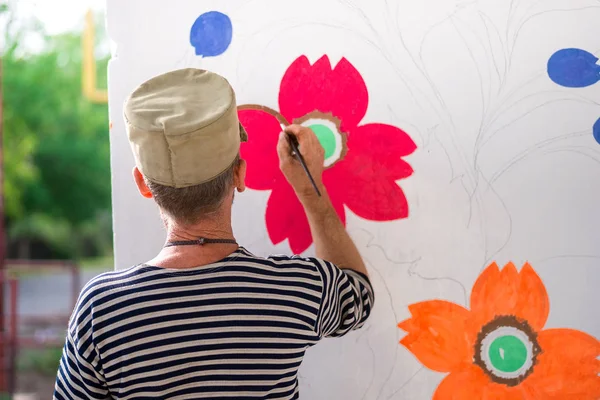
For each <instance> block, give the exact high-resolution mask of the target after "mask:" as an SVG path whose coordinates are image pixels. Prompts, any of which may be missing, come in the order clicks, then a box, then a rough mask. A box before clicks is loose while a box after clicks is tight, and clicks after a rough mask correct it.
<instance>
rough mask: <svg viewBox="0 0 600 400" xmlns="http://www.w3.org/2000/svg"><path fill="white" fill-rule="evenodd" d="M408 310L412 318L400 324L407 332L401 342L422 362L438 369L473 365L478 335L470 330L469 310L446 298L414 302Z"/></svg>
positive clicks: (446, 369)
mask: <svg viewBox="0 0 600 400" xmlns="http://www.w3.org/2000/svg"><path fill="white" fill-rule="evenodd" d="M408 309H409V310H410V313H411V314H412V317H411V318H409V319H407V320H405V321H403V322H400V323H399V324H398V327H399V328H400V329H404V330H405V331H407V332H408V335H406V336H405V337H404V338H403V339H402V340H401V341H400V343H402V345H404V347H406V348H407V349H408V350H410V351H411V353H413V354H414V355H415V357H417V358H418V359H419V361H421V363H422V364H423V365H425V366H426V367H427V368H429V369H432V370H434V371H439V372H451V371H459V370H461V369H463V368H465V366H468V365H471V363H472V362H473V343H474V341H475V336H474V335H468V333H467V326H468V323H469V322H468V321H469V318H470V313H469V311H468V310H467V309H465V308H463V307H461V306H459V305H457V304H454V303H450V302H448V301H443V300H432V301H424V302H422V303H417V304H412V305H410V306H409V307H408Z"/></svg>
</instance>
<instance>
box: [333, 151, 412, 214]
mask: <svg viewBox="0 0 600 400" xmlns="http://www.w3.org/2000/svg"><path fill="white" fill-rule="evenodd" d="M359 160H360V157H359ZM352 168H354V169H352ZM411 173H412V169H411V168H410V166H409V165H408V164H406V163H405V162H403V161H402V160H397V161H396V164H394V165H393V166H392V169H391V170H390V169H385V168H383V167H382V166H381V165H378V164H376V163H373V162H372V160H371V159H369V158H364V160H363V163H362V164H361V163H360V162H358V161H357V162H348V160H344V161H343V162H341V163H338V164H337V165H335V166H334V167H333V168H331V169H328V170H326V171H325V173H324V174H323V182H324V183H325V185H326V187H327V189H328V190H329V193H330V194H331V195H332V196H333V195H335V196H337V197H339V198H340V199H342V200H343V202H344V204H346V206H348V208H349V209H350V210H352V212H354V213H355V214H356V215H358V216H359V217H362V218H364V219H367V220H371V221H394V220H397V219H401V218H406V217H408V202H407V201H406V196H405V195H404V192H403V191H402V189H401V188H400V187H399V186H398V184H397V183H396V182H395V180H396V179H399V178H400V177H402V176H404V175H410V174H411ZM392 175H395V177H392Z"/></svg>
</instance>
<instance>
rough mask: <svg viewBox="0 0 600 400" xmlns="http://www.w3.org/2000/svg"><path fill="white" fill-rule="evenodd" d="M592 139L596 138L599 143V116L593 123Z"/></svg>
mask: <svg viewBox="0 0 600 400" xmlns="http://www.w3.org/2000/svg"><path fill="white" fill-rule="evenodd" d="M594 139H596V142H598V143H600V118H598V121H596V123H595V124H594Z"/></svg>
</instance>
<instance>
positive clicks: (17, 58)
mask: <svg viewBox="0 0 600 400" xmlns="http://www.w3.org/2000/svg"><path fill="white" fill-rule="evenodd" d="M0 54H1V69H0V76H1V79H2V81H1V82H2V102H1V105H0V110H1V112H0V115H1V118H2V130H1V135H2V153H3V157H2V161H3V162H2V175H1V176H2V179H3V184H2V195H3V199H4V203H3V208H2V209H0V212H2V214H3V215H2V217H3V218H2V223H3V226H1V227H0V247H1V248H2V250H1V252H0V259H1V260H2V263H1V265H0V272H1V274H0V279H1V283H2V285H1V286H0V287H1V288H2V293H1V295H0V300H1V301H2V307H0V312H2V315H1V316H0V323H1V324H0V325H2V326H1V327H0V328H1V329H0V335H1V336H0V344H1V346H0V362H1V363H2V364H1V367H0V371H1V375H0V393H1V395H2V396H3V398H14V399H19V398H21V399H42V398H51V396H52V391H53V387H54V378H55V375H56V370H57V367H58V363H59V359H60V355H61V351H62V345H63V342H64V335H65V329H66V326H67V323H68V317H69V315H70V313H71V311H72V309H73V306H74V301H75V300H76V297H77V294H78V292H79V290H80V288H81V287H82V286H83V285H84V284H85V283H86V282H87V281H88V280H89V279H91V278H92V277H93V276H95V275H97V274H99V273H101V272H103V271H107V270H110V269H112V268H113V261H112V225H111V193H110V190H111V187H110V164H109V157H110V155H109V122H108V106H107V103H106V67H107V63H108V60H109V58H110V43H109V40H108V38H107V37H106V33H105V30H104V2H103V1H98V0H45V1H29V0H0Z"/></svg>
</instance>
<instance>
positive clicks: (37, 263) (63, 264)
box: [0, 260, 81, 397]
mask: <svg viewBox="0 0 600 400" xmlns="http://www.w3.org/2000/svg"><path fill="white" fill-rule="evenodd" d="M65 270H66V271H68V272H69V273H70V275H71V307H70V308H71V309H73V308H74V307H75V304H76V303H77V298H78V295H79V289H80V284H81V276H80V271H79V266H78V265H77V264H75V263H74V262H72V261H56V260H49V261H45V260H6V261H5V270H4V271H0V285H1V287H2V288H5V287H6V284H8V292H9V299H10V300H9V301H10V303H9V305H8V308H9V310H8V315H6V312H5V319H4V326H5V330H4V331H3V332H2V331H0V348H1V350H0V355H3V356H4V357H2V358H1V362H2V367H1V368H0V370H1V371H0V387H1V388H6V389H5V392H7V394H9V395H10V396H11V397H12V395H13V394H14V390H15V382H16V376H15V365H16V357H17V354H18V351H19V349H22V348H37V349H44V348H49V347H62V346H63V345H64V337H60V338H58V339H56V340H54V341H53V340H40V339H39V338H36V337H35V336H34V337H31V336H29V335H23V332H25V331H26V328H27V327H37V326H54V327H64V329H65V330H66V328H67V324H68V321H69V317H70V315H68V314H65V315H61V314H46V315H23V316H19V312H18V309H19V308H18V301H19V300H18V299H19V292H18V291H19V280H18V278H16V277H15V275H17V274H15V273H21V272H40V271H60V272H62V271H65ZM2 292H5V293H6V291H5V290H0V293H2Z"/></svg>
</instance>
